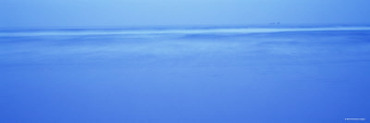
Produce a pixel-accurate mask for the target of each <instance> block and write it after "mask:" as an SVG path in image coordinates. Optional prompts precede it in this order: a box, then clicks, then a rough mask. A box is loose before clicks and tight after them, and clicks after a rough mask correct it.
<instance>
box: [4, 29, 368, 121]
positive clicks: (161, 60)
mask: <svg viewBox="0 0 370 123" xmlns="http://www.w3.org/2000/svg"><path fill="white" fill-rule="evenodd" d="M0 49H1V50H0V98H1V99H0V122H4V123H18V122H27V123H50V122H53V123H66V122H76V123H77V122H96V123H122V122H126V123H148V122H150V123H245V122H258V123H272V122H274V123H276V122H278V123H297V122H300V123H313V122H315V123H331V122H333V123H334V122H336V123H338V122H367V121H366V118H369V115H370V105H369V102H370V96H369V94H368V93H370V90H369V89H370V83H369V81H370V74H369V73H370V55H369V54H370V28H367V27H340V28H338V27H336V28H334V27H325V28H324V27H320V28H312V27H311V28H200V29H140V30H51V31H50V30H49V31H45V30H33V31H3V32H0ZM345 118H364V119H365V120H360V121H345Z"/></svg>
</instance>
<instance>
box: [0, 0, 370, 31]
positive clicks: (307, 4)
mask: <svg viewBox="0 0 370 123" xmlns="http://www.w3.org/2000/svg"><path fill="white" fill-rule="evenodd" d="M368 5H370V2H369V1H368V0H351V1H347V0H325V1H322V0H299V1H296V0H53V1H50V0H32V1H29V0H2V1H0V18H1V19H0V27H2V28H4V27H7V28H12V27H29V28H46V27H48V28H56V27H117V26H123V27H126V26H130V27H131V26H163V25H166V26H168V25H171V26H172V25H176V26H179V25H180V26H181V25H182V26H183V25H190V26H194V25H216V26H219V25H251V24H252V25H254V24H269V23H272V22H281V23H282V24H369V21H370V17H369V16H368V12H369V11H370V8H369V7H368Z"/></svg>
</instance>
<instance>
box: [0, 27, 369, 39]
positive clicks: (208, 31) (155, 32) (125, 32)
mask: <svg viewBox="0 0 370 123" xmlns="http://www.w3.org/2000/svg"><path fill="white" fill-rule="evenodd" d="M355 30H370V27H320V28H219V29H166V30H154V29H153V30H150V29H149V30H110V31H109V30H96V31H65V30H63V31H37V32H0V37H4V36H83V35H163V34H214V33H233V34H235V33H239V34H249V33H275V32H306V31H355Z"/></svg>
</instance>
